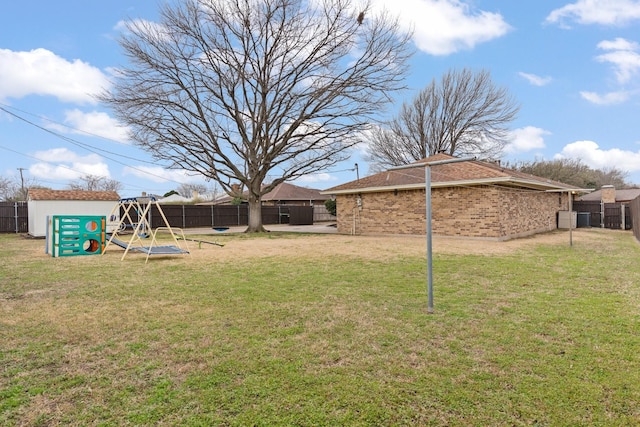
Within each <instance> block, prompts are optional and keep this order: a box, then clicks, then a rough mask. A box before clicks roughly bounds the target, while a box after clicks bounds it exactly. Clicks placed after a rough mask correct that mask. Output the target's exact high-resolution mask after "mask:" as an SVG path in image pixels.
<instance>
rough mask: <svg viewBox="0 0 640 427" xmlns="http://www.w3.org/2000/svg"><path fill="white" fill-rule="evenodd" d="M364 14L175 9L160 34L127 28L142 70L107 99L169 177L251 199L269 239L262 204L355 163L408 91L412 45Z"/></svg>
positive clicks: (204, 3)
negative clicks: (296, 183) (368, 136)
mask: <svg viewBox="0 0 640 427" xmlns="http://www.w3.org/2000/svg"><path fill="white" fill-rule="evenodd" d="M359 4H360V2H358V5H359ZM362 11H363V9H362V8H358V9H356V8H355V4H352V1H351V0H325V1H322V2H316V1H307V0H215V1H213V0H183V1H182V2H178V3H177V4H176V5H175V6H170V5H166V6H164V7H162V8H161V10H160V22H159V24H150V23H145V22H140V21H134V22H129V23H128V24H127V29H128V32H127V33H126V34H125V35H124V36H123V38H122V40H121V45H122V47H123V48H124V50H125V52H126V54H127V56H128V58H129V60H130V63H131V65H130V66H129V68H126V69H123V70H121V74H120V75H119V77H118V78H117V79H116V81H115V85H114V89H113V91H112V92H111V93H109V94H104V95H103V96H102V100H103V101H106V102H107V103H108V104H110V105H111V106H112V107H113V109H114V110H115V113H116V115H117V117H118V118H119V119H120V120H121V121H123V122H124V123H126V124H127V125H129V126H130V128H131V129H132V138H133V140H134V141H135V142H136V143H137V144H138V145H140V146H141V147H143V148H145V149H147V150H148V151H150V152H151V153H152V154H153V155H154V156H155V158H157V159H159V160H163V161H166V162H167V163H168V165H169V167H173V168H181V169H186V170H189V171H193V172H197V173H199V174H201V175H203V176H205V177H208V178H210V179H212V180H213V181H214V182H217V183H219V184H220V186H221V187H222V188H223V190H224V191H225V192H226V193H227V194H229V195H231V196H232V197H233V196H235V197H240V196H241V195H242V192H243V191H244V190H245V189H246V190H247V194H248V196H247V199H248V203H249V226H248V228H247V231H263V230H264V228H263V226H262V218H261V197H262V195H264V194H266V193H267V192H269V191H271V190H272V189H273V188H274V187H275V186H276V185H278V184H280V183H281V182H283V181H285V180H287V179H293V178H296V177H300V176H302V175H306V174H310V173H314V172H318V171H321V170H325V169H327V168H328V167H331V166H332V165H334V164H335V163H337V162H339V161H342V160H344V159H346V158H347V157H348V149H349V148H350V147H352V146H354V145H355V144H357V143H358V142H360V137H359V135H360V134H361V132H362V131H363V130H364V129H366V128H367V126H368V123H370V121H371V120H372V118H373V117H375V116H377V115H378V114H379V113H380V111H381V109H382V108H383V107H384V106H385V105H386V104H387V103H388V102H389V101H390V100H391V94H392V93H394V92H395V91H397V90H399V89H402V88H403V87H404V76H405V75H406V72H407V67H408V59H409V57H410V54H411V52H410V46H411V44H410V35H408V34H402V33H401V32H400V30H399V26H398V24H397V21H396V20H395V19H391V18H390V17H389V16H388V15H387V14H380V15H377V16H373V14H372V13H370V7H369V6H367V7H365V8H364V11H366V12H367V19H366V20H364V21H363V22H362V23H359V22H358V19H357V16H358V14H359V13H360V12H362ZM267 174H270V176H274V179H272V180H271V181H270V182H269V184H266V185H263V183H264V182H265V178H266V176H267ZM237 183H240V184H241V185H240V189H235V187H232V186H233V184H237Z"/></svg>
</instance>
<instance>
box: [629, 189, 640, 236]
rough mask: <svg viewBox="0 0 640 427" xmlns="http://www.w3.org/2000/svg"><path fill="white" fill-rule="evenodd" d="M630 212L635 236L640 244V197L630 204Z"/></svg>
mask: <svg viewBox="0 0 640 427" xmlns="http://www.w3.org/2000/svg"><path fill="white" fill-rule="evenodd" d="M629 211H630V215H631V227H632V229H633V235H634V236H636V240H638V242H640V197H636V198H635V199H633V200H632V201H631V203H629Z"/></svg>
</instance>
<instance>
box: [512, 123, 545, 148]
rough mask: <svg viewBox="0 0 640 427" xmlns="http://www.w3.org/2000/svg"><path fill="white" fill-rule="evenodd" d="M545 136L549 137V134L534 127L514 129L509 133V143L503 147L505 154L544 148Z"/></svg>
mask: <svg viewBox="0 0 640 427" xmlns="http://www.w3.org/2000/svg"><path fill="white" fill-rule="evenodd" d="M545 135H551V132H549V131H547V130H544V129H541V128H537V127H534V126H525V127H523V128H520V129H516V130H514V131H513V132H511V138H510V142H509V144H508V145H507V146H506V147H505V152H507V153H521V152H525V151H531V150H538V149H541V148H544V147H545V144H544V136H545Z"/></svg>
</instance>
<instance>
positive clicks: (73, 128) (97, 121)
mask: <svg viewBox="0 0 640 427" xmlns="http://www.w3.org/2000/svg"><path fill="white" fill-rule="evenodd" d="M48 128H49V129H52V130H55V131H58V132H65V133H73V134H90V135H96V136H101V137H103V138H107V139H111V140H114V141H118V142H123V143H125V142H128V129H127V128H126V127H125V126H122V125H121V124H119V123H118V122H117V121H116V120H115V119H113V118H112V117H110V116H109V115H108V114H107V113H104V112H100V111H91V112H88V113H85V112H82V111H80V110H78V109H74V110H68V111H65V119H64V126H63V125H58V124H52V125H49V126H48Z"/></svg>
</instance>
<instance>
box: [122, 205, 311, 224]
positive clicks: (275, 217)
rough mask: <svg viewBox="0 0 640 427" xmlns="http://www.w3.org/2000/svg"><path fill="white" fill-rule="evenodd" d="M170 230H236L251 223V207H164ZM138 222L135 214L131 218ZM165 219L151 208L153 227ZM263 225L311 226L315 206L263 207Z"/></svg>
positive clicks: (156, 209) (154, 207)
mask: <svg viewBox="0 0 640 427" xmlns="http://www.w3.org/2000/svg"><path fill="white" fill-rule="evenodd" d="M161 207H162V212H164V215H165V217H166V218H167V221H168V222H169V225H170V226H171V227H178V228H202V227H207V228H210V227H233V226H245V225H248V224H249V208H248V206H247V205H237V206H229V205H206V206H202V205H161ZM132 219H133V220H134V221H136V220H137V218H135V215H133V216H132ZM162 223H163V220H162V216H161V215H160V212H159V211H158V208H157V207H156V206H155V205H154V206H152V207H151V226H152V227H155V226H156V225H158V224H162ZM262 223H263V224H265V225H269V224H291V225H311V224H313V207H312V206H285V205H283V206H262Z"/></svg>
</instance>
